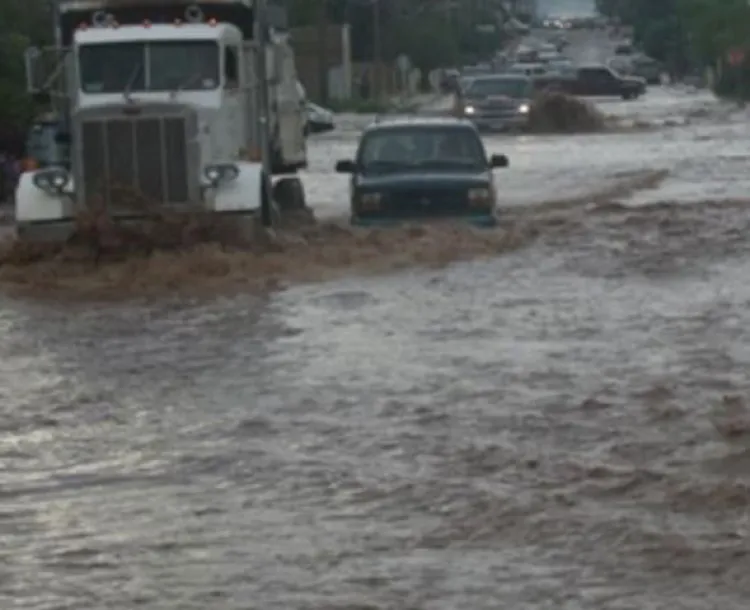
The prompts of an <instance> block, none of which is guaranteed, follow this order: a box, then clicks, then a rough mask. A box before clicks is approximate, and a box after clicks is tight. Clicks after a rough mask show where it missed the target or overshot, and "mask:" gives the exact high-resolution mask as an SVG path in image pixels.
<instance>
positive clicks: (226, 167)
mask: <svg viewBox="0 0 750 610" xmlns="http://www.w3.org/2000/svg"><path fill="white" fill-rule="evenodd" d="M203 175H204V176H205V178H206V180H208V182H209V183H210V184H211V186H214V187H216V186H219V185H220V184H226V183H227V182H232V181H233V180H236V179H237V176H239V175H240V170H239V168H238V167H237V166H236V165H234V164H233V163H215V164H212V165H207V166H206V167H205V169H204V170H203Z"/></svg>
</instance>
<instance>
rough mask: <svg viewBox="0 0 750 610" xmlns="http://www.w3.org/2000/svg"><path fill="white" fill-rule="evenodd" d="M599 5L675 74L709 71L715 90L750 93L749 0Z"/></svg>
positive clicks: (618, 0)
mask: <svg viewBox="0 0 750 610" xmlns="http://www.w3.org/2000/svg"><path fill="white" fill-rule="evenodd" d="M597 7H598V9H599V11H600V12H601V13H602V14H603V15H604V16H606V17H609V18H613V19H618V20H619V21H620V23H621V24H623V25H629V26H632V28H633V42H634V43H635V44H636V45H637V46H639V47H640V48H641V49H642V50H643V52H644V53H646V54H647V55H649V56H651V57H653V58H655V59H657V60H659V61H661V62H663V63H664V65H665V66H666V67H667V68H668V70H669V72H670V73H671V74H672V75H673V76H676V77H684V76H690V75H695V74H701V75H702V74H706V73H710V74H711V80H712V83H711V84H712V86H713V88H714V90H715V92H716V93H717V94H718V95H721V96H724V97H733V98H740V99H748V98H750V43H749V42H748V41H750V26H749V25H748V24H750V4H749V3H748V2H747V0H722V1H721V2H716V1H714V0H659V1H658V2H656V1H655V0H597ZM731 56H734V57H733V59H734V60H736V61H732V58H731Z"/></svg>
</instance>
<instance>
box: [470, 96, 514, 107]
mask: <svg viewBox="0 0 750 610" xmlns="http://www.w3.org/2000/svg"><path fill="white" fill-rule="evenodd" d="M464 103H465V104H469V105H471V106H476V107H477V108H507V109H513V110H515V109H516V108H518V107H519V106H520V105H521V104H526V103H528V100H523V99H519V98H515V97H509V96H507V95H491V96H483V97H478V96H467V97H466V98H465V100H464Z"/></svg>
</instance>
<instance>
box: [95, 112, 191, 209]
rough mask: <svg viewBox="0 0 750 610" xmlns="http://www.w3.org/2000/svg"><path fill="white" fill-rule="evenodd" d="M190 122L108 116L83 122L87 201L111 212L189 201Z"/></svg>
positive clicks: (180, 119) (149, 117)
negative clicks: (188, 134) (152, 204)
mask: <svg viewBox="0 0 750 610" xmlns="http://www.w3.org/2000/svg"><path fill="white" fill-rule="evenodd" d="M186 127H187V126H186V119H185V118H184V117H182V116H167V117H164V116H161V117H159V116H157V117H154V116H132V117H131V116H126V115H121V116H116V117H112V116H108V117H103V118H98V117H97V118H86V119H84V120H82V121H81V127H80V129H81V140H80V142H81V149H82V150H81V157H80V159H81V163H82V167H81V185H82V189H80V190H81V192H82V195H83V202H84V203H86V202H92V201H97V202H100V203H104V204H105V205H106V206H107V207H108V208H109V209H110V210H111V211H119V212H123V213H124V212H128V211H133V208H134V207H137V204H139V203H140V205H143V204H144V203H158V204H186V203H189V202H190V199H191V188H190V182H189V179H190V177H189V174H190V168H189V151H188V141H187V128H186Z"/></svg>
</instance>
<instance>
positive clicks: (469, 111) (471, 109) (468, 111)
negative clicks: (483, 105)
mask: <svg viewBox="0 0 750 610" xmlns="http://www.w3.org/2000/svg"><path fill="white" fill-rule="evenodd" d="M476 111H477V109H476V108H474V106H465V107H464V114H475V113H476Z"/></svg>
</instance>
